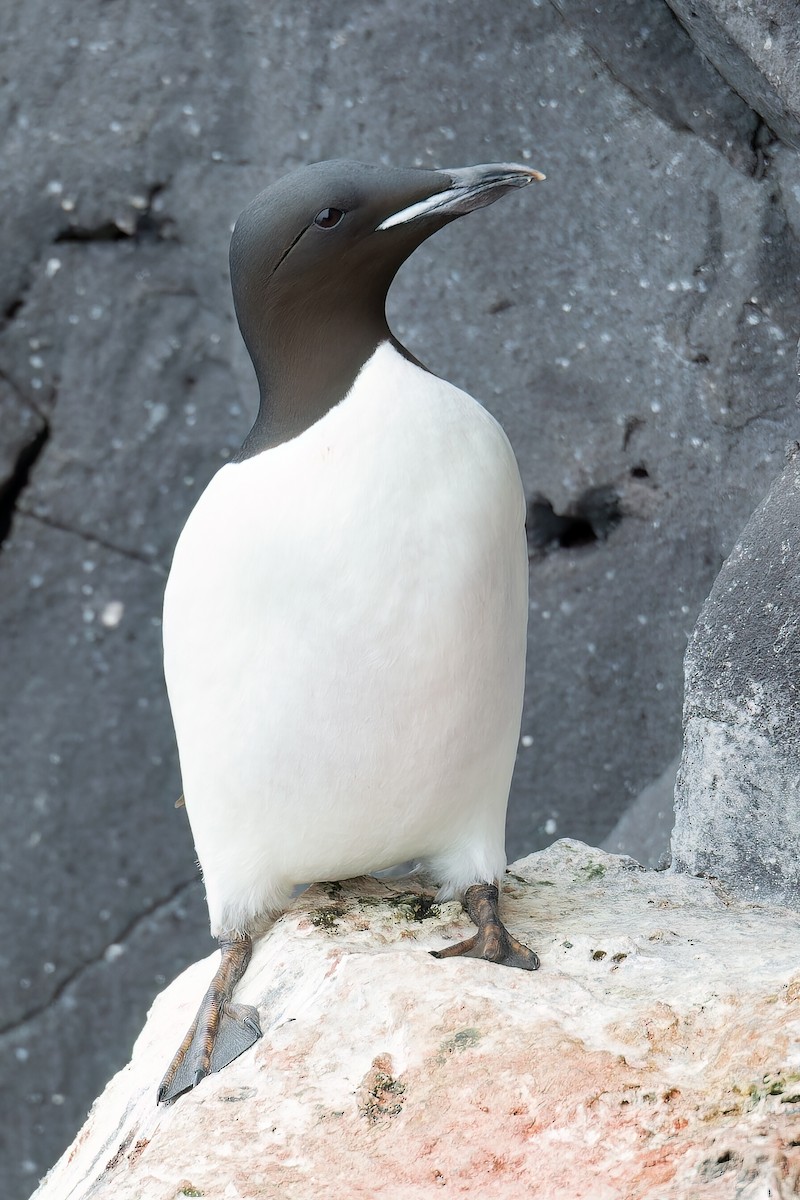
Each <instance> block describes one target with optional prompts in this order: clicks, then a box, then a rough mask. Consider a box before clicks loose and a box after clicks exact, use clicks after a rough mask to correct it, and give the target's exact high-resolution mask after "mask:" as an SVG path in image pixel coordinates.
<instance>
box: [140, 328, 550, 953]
mask: <svg viewBox="0 0 800 1200" xmlns="http://www.w3.org/2000/svg"><path fill="white" fill-rule="evenodd" d="M526 617H527V554H526V548H525V537H524V500H523V494H522V487H521V484H520V479H519V472H518V469H517V465H516V462H515V460H514V456H513V453H512V451H511V449H510V447H509V445H508V442H507V440H506V437H505V435H504V433H503V432H502V430H501V429H500V427H499V426H498V425H497V424H496V422H495V421H494V420H493V418H492V417H491V416H490V415H489V414H488V413H486V412H485V410H484V409H482V408H481V407H480V406H479V405H478V404H476V402H475V401H474V400H472V399H471V397H469V396H467V395H466V394H465V393H463V392H461V391H459V390H458V389H457V388H455V387H453V386H452V385H450V384H448V383H446V382H444V381H442V380H439V379H436V378H435V377H434V376H431V375H429V374H428V373H427V372H425V371H423V370H421V369H420V368H418V367H416V366H415V365H413V364H412V363H410V362H409V361H408V360H407V359H405V358H404V357H403V356H402V355H400V354H399V353H398V352H397V351H396V350H395V349H394V348H393V347H392V346H391V344H389V343H388V342H387V343H384V344H383V345H381V346H380V347H379V348H378V350H376V352H375V354H374V355H373V356H372V358H371V359H370V360H369V362H368V363H367V364H366V365H365V366H364V368H363V369H362V371H361V373H360V374H359V376H358V378H357V379H356V382H355V384H354V386H353V388H352V389H351V391H350V393H349V394H348V395H347V397H346V398H345V399H344V400H343V401H342V402H341V403H340V404H338V405H337V406H336V407H335V408H333V409H332V410H331V411H330V412H328V413H327V415H326V416H325V417H323V418H322V419H321V420H320V421H318V422H317V423H316V424H314V425H313V426H311V427H310V428H309V429H308V430H306V431H305V432H304V433H302V434H301V435H300V436H298V437H296V438H294V439H293V440H292V441H290V442H287V443H285V444H283V445H280V446H278V447H276V448H274V449H271V450H267V451H265V452H264V453H262V454H260V455H256V456H255V457H253V458H249V459H247V460H245V461H244V462H241V463H237V464H229V465H227V466H225V467H223V468H222V470H220V471H219V472H218V474H217V475H216V476H215V477H214V479H213V480H212V481H211V483H210V484H209V486H208V488H207V489H206V491H205V492H204V494H203V496H202V497H201V498H200V500H199V502H198V504H197V506H196V507H195V509H194V511H193V512H192V514H191V515H190V517H189V520H188V521H187V524H186V527H185V529H184V531H183V533H182V535H181V537H180V540H179V542H178V546H177V548H176V551H175V557H174V561H173V566H172V570H171V573H170V577H169V582H168V585H167V592H166V598H165V604H164V660H165V671H166V677H167V686H168V690H169V697H170V703H171V705H172V711H173V717H174V721H175V728H176V733H177V739H178V747H179V752H180V761H181V769H182V774H183V783H184V792H185V796H186V806H187V812H188V814H189V819H190V821H191V825H192V831H193V834H194V837H195V843H196V847H197V852H198V856H199V858H200V862H201V865H202V868H203V873H204V878H205V881H206V887H207V892H208V901H209V909H210V913H211V925H212V932H214V933H219V932H221V931H223V930H226V929H240V930H246V931H248V932H257V931H258V930H259V929H260V928H262V927H263V926H264V925H265V924H267V923H268V921H269V919H270V917H271V916H272V915H274V913H275V912H277V911H278V910H279V909H280V907H281V905H282V904H283V902H284V901H285V899H286V896H287V894H288V892H289V890H290V889H291V887H292V886H293V885H294V884H296V883H299V882H310V881H313V880H318V879H333V878H344V877H346V876H350V875H356V874H360V873H363V872H365V871H369V870H377V869H380V868H382V867H386V866H389V865H391V864H393V863H395V862H399V861H403V860H405V859H407V858H415V857H418V858H421V859H424V860H426V861H428V862H429V863H430V864H431V866H432V867H433V869H434V870H436V871H438V872H439V874H440V876H441V878H442V881H443V884H444V886H445V890H446V891H449V892H451V893H452V892H455V891H459V890H461V889H463V888H465V887H467V886H469V884H471V883H473V882H475V881H477V880H486V879H492V878H493V877H495V876H497V875H498V874H499V873H500V872H502V870H503V868H504V865H505V858H504V850H503V827H504V818H505V808H506V803H507V797H508V788H509V783H510V778H511V771H512V768H513V762H514V755H515V751H516V745H517V737H518V733H519V720H520V712H521V705H522V689H523V673H524V655H525V628H526Z"/></svg>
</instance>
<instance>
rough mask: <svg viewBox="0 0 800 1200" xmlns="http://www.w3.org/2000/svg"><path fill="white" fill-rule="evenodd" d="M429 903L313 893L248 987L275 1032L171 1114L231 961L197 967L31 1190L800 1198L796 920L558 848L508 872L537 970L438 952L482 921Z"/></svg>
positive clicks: (340, 889)
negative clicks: (214, 981) (172, 1091)
mask: <svg viewBox="0 0 800 1200" xmlns="http://www.w3.org/2000/svg"><path fill="white" fill-rule="evenodd" d="M430 896H431V893H430V892H428V891H427V890H423V889H422V888H421V886H420V884H419V883H417V882H415V881H414V880H413V879H407V880H402V881H398V880H393V881H392V882H391V883H390V884H387V883H378V882H376V881H374V880H365V879H362V880H355V881H352V882H350V883H347V884H345V885H339V886H337V887H330V886H328V887H315V888H313V889H311V890H310V891H308V892H306V893H305V894H304V895H303V896H302V897H300V899H299V900H298V901H297V902H296V903H295V905H294V907H293V909H292V910H291V912H290V913H289V914H288V915H287V916H286V917H284V918H283V919H282V920H281V921H280V922H279V923H278V925H277V926H276V927H275V928H274V929H273V930H272V931H271V932H270V933H269V934H268V935H267V936H266V937H265V938H263V939H262V940H261V942H260V943H259V944H258V945H257V947H256V948H255V952H254V956H253V961H252V964H251V966H250V968H249V971H248V973H247V976H246V978H245V980H244V982H243V984H242V986H241V988H240V991H239V994H240V996H241V999H242V1000H243V1001H244V1002H247V1003H255V1004H257V1005H258V1006H259V1009H260V1016H261V1022H262V1025H263V1029H264V1037H263V1039H262V1041H260V1042H259V1043H257V1045H256V1047H255V1048H254V1049H253V1050H251V1051H248V1052H247V1053H246V1054H245V1055H243V1056H242V1057H241V1058H239V1059H238V1060H237V1061H236V1062H235V1063H233V1064H231V1066H229V1067H228V1068H227V1069H226V1070H225V1071H223V1072H222V1073H220V1074H219V1075H215V1076H211V1077H210V1078H208V1079H207V1080H205V1081H204V1082H203V1083H202V1084H201V1085H200V1086H199V1087H198V1088H197V1089H196V1090H195V1091H194V1092H192V1093H190V1094H187V1095H185V1096H183V1097H181V1098H180V1099H179V1100H178V1101H177V1102H176V1103H175V1104H173V1105H172V1106H171V1107H169V1108H167V1109H163V1108H162V1109H157V1108H156V1106H155V1104H154V1096H155V1088H156V1086H157V1083H158V1079H159V1077H160V1075H161V1072H162V1070H163V1069H164V1065H165V1063H166V1062H167V1061H168V1059H169V1057H170V1056H171V1053H172V1051H173V1049H174V1047H175V1043H176V1041H177V1040H178V1039H179V1038H180V1037H181V1036H182V1033H183V1029H184V1026H185V1025H186V1024H187V1023H188V1021H189V1020H190V1018H191V1016H192V1015H193V1013H194V1009H195V1007H196V1005H197V1003H198V1001H199V998H200V996H201V994H202V992H203V990H204V988H205V986H206V983H207V981H208V979H209V977H210V975H211V973H212V971H213V969H214V963H215V959H213V958H212V959H206V960H205V961H203V962H199V963H196V964H195V965H194V966H193V967H191V968H189V970H188V971H186V972H185V973H184V974H183V975H182V976H181V977H180V978H179V979H178V980H176V982H175V983H174V984H173V985H172V986H171V987H170V988H169V989H168V990H167V991H166V992H164V993H163V994H162V995H161V996H160V997H159V999H158V1001H157V1002H156V1004H155V1006H154V1008H153V1012H152V1014H151V1017H150V1019H149V1021H148V1023H147V1026H146V1027H145V1029H144V1031H143V1033H142V1034H141V1036H140V1038H139V1039H138V1041H137V1043H136V1047H135V1050H134V1053H133V1058H132V1061H131V1063H130V1065H129V1066H127V1067H125V1068H124V1069H123V1071H121V1072H120V1074H119V1075H117V1076H116V1078H114V1079H113V1080H112V1081H111V1082H110V1084H109V1085H108V1087H107V1089H106V1091H105V1092H104V1093H103V1095H102V1096H101V1097H100V1099H99V1100H98V1101H97V1103H96V1104H95V1106H94V1108H93V1109H92V1112H91V1113H90V1116H89V1119H88V1121H87V1123H86V1125H85V1126H84V1128H83V1130H82V1131H81V1133H80V1134H79V1135H78V1137H77V1139H76V1140H75V1142H74V1144H73V1146H72V1147H71V1148H70V1149H69V1150H68V1151H67V1153H66V1154H65V1155H64V1157H63V1158H62V1160H61V1161H60V1162H59V1163H58V1164H57V1165H56V1167H55V1168H54V1169H53V1171H52V1172H51V1173H50V1175H49V1176H48V1177H47V1178H46V1180H45V1181H44V1182H43V1183H42V1185H41V1187H40V1189H39V1190H38V1191H37V1192H36V1200H83V1198H84V1197H86V1198H88V1197H90V1196H91V1197H92V1200H104V1198H105V1197H114V1200H134V1198H136V1200H139V1198H140V1197H143V1196H146V1197H148V1200H173V1198H174V1197H177V1196H182V1195H183V1196H187V1195H190V1196H191V1195H195V1196H206V1197H214V1198H217V1197H220V1198H221V1197H241V1198H245V1197H253V1198H255V1197H256V1196H282V1197H298V1198H300V1197H302V1198H305V1197H308V1196H309V1195H328V1194H330V1195H344V1194H346V1195H347V1196H353V1197H365V1198H366V1197H369V1198H370V1200H371V1198H372V1197H387V1198H388V1197H396V1196H398V1195H405V1196H414V1197H420V1198H423V1197H428V1196H431V1197H433V1196H440V1195H442V1194H445V1195H475V1194H476V1193H477V1192H479V1193H480V1195H481V1196H485V1197H487V1198H489V1200H497V1198H500V1197H502V1198H503V1200H516V1198H517V1197H519V1196H520V1195H525V1196H530V1197H531V1198H533V1200H535V1198H540V1200H567V1198H569V1200H631V1198H632V1197H636V1200H686V1198H687V1197H689V1196H691V1197H692V1200H712V1198H713V1200H723V1198H725V1200H727V1198H730V1200H733V1197H734V1196H735V1197H737V1198H739V1200H756V1197H759V1198H761V1197H766V1196H769V1195H772V1196H776V1197H777V1196H787V1197H788V1196H789V1195H794V1194H796V1191H797V1188H798V1186H800V1148H798V1144H797V1121H798V1112H799V1111H800V1108H799V1106H800V1048H799V1047H800V1009H799V1008H798V997H800V972H799V971H798V962H800V929H798V925H797V921H796V917H795V915H794V914H793V913H789V912H787V911H785V910H782V909H775V908H765V907H759V906H756V905H748V904H745V903H741V902H736V901H733V900H731V898H730V897H729V896H728V895H727V894H726V893H724V892H722V891H720V890H719V889H718V888H716V887H715V886H714V885H712V884H711V883H709V882H707V881H701V880H696V879H690V878H688V877H681V876H675V875H670V874H664V873H660V874H659V873H654V872H649V871H645V870H643V869H641V868H638V867H637V865H636V864H635V863H633V862H632V861H631V860H630V859H627V858H617V857H613V856H609V855H606V854H603V853H602V852H601V851H597V850H591V849H589V848H588V847H586V846H583V845H581V844H579V843H576V842H570V841H562V842H558V843H557V844H556V845H554V846H551V847H550V848H549V849H548V850H546V851H543V852H542V853H540V854H537V855H532V856H531V857H529V858H527V859H524V860H522V861H521V862H519V863H517V864H515V866H514V867H513V869H512V873H511V874H510V875H509V876H508V878H507V881H506V885H505V890H504V897H505V899H504V911H505V915H506V919H507V920H508V923H509V925H510V926H511V928H512V929H513V930H514V931H515V932H517V933H518V934H519V935H520V936H523V937H525V938H526V939H527V940H529V941H530V942H532V943H533V944H534V945H535V946H536V947H537V948H538V950H539V952H540V953H541V956H542V967H541V969H540V971H538V972H537V973H535V974H528V973H523V972H521V971H512V970H508V969H504V968H500V967H496V966H493V965H491V964H488V963H484V962H477V961H475V960H469V959H460V960H448V961H446V962H442V961H436V960H434V959H432V958H430V957H429V956H428V955H427V954H426V953H425V951H426V950H429V949H433V948H436V947H441V946H443V945H444V944H446V942H447V941H449V940H451V939H455V938H459V937H461V936H463V934H464V933H465V932H466V931H467V929H466V925H465V922H464V919H463V915H462V914H461V912H460V909H459V906H458V905H457V904H454V903H449V904H445V905H442V906H441V907H439V906H437V905H436V904H433V905H431V904H430ZM770 1189H772V1190H770Z"/></svg>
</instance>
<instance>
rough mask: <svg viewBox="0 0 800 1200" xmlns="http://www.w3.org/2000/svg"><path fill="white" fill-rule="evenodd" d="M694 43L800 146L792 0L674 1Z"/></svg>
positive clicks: (799, 68) (799, 64) (797, 35)
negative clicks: (754, 2) (753, 0)
mask: <svg viewBox="0 0 800 1200" xmlns="http://www.w3.org/2000/svg"><path fill="white" fill-rule="evenodd" d="M669 4H670V5H671V7H672V8H673V9H674V10H675V12H676V13H677V14H678V16H679V17H680V19H681V21H682V22H683V24H684V25H685V26H686V29H687V30H688V32H689V34H690V36H691V38H692V39H693V41H694V42H695V43H696V45H697V46H698V47H699V49H700V50H702V52H703V54H705V55H706V56H707V57H708V58H709V60H710V61H711V62H712V63H713V64H714V66H715V67H716V68H717V70H718V71H719V72H720V74H721V75H722V76H723V78H724V79H727V81H728V83H729V84H730V85H731V87H732V88H734V89H735V91H737V92H738V93H739V95H740V96H742V97H744V99H745V100H746V101H747V103H748V104H749V105H750V107H751V108H753V109H755V111H756V112H757V113H760V115H761V116H762V117H763V119H764V121H765V122H766V123H767V125H768V126H769V127H770V129H772V130H773V131H774V132H775V133H777V135H778V137H781V138H783V139H784V140H785V141H786V142H787V143H788V144H789V145H790V146H794V147H795V148H797V147H800V26H798V21H797V6H796V5H795V4H793V3H792V0H788V2H787V0H759V2H758V4H748V3H746V0H669Z"/></svg>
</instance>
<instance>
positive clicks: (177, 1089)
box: [157, 937, 261, 1104]
mask: <svg viewBox="0 0 800 1200" xmlns="http://www.w3.org/2000/svg"><path fill="white" fill-rule="evenodd" d="M220 949H221V951H222V958H221V960H220V964H219V967H218V968H217V972H216V974H215V975H214V978H213V979H212V980H211V984H210V985H209V988H208V991H207V992H206V994H205V996H204V997H203V1001H202V1003H201V1005H200V1008H199V1009H198V1011H197V1016H196V1017H195V1019H194V1020H193V1021H192V1023H191V1025H190V1026H189V1029H188V1030H187V1033H186V1036H185V1037H184V1039H183V1041H182V1042H181V1044H180V1046H179V1047H178V1050H177V1052H176V1054H175V1057H174V1058H173V1060H172V1062H171V1063H170V1065H169V1068H168V1070H167V1073H166V1075H165V1076H164V1078H163V1079H162V1080H161V1085H160V1087H159V1089H158V1097H157V1100H158V1103H159V1104H169V1103H170V1101H172V1100H176V1099H177V1097H178V1096H180V1095H181V1094H182V1093H183V1092H188V1091H189V1090H190V1088H193V1087H194V1086H195V1085H196V1084H198V1083H199V1082H200V1080H201V1079H204V1078H205V1077H206V1075H211V1074H212V1073H213V1072H214V1071H221V1070H222V1068H223V1067H227V1065H228V1063H231V1062H233V1060H234V1059H235V1058H238V1057H239V1055H240V1054H243V1053H244V1051H245V1050H248V1049H249V1048H250V1046H252V1045H253V1043H254V1042H257V1041H258V1039H259V1038H260V1037H261V1026H260V1025H259V1022H258V1013H257V1011H256V1009H254V1008H252V1007H251V1006H250V1005H249V1004H233V1003H232V1002H231V996H232V995H233V989H234V988H235V987H236V984H237V983H238V982H239V980H240V979H241V977H242V975H243V974H244V972H245V969H246V968H247V964H248V963H249V961H250V953H251V950H252V942H251V940H250V938H249V937H234V938H232V939H230V940H228V939H223V938H220Z"/></svg>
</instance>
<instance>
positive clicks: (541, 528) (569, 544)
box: [525, 468, 647, 556]
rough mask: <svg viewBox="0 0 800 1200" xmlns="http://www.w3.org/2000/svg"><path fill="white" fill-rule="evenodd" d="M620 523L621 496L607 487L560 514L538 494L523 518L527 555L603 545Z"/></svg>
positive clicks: (595, 489)
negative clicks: (526, 538)
mask: <svg viewBox="0 0 800 1200" xmlns="http://www.w3.org/2000/svg"><path fill="white" fill-rule="evenodd" d="M642 470H644V468H642ZM646 475H647V471H646V470H645V476H646ZM621 520H622V508H621V499H620V495H619V493H618V492H617V490H616V488H614V487H612V486H610V485H607V484H601V485H600V486H598V487H591V488H587V489H586V491H584V492H582V493H581V495H580V496H578V498H577V499H576V500H575V501H574V502H573V503H572V504H570V505H569V506H568V508H567V509H566V511H565V512H563V513H558V512H556V511H555V509H554V507H553V505H552V503H551V502H550V500H548V499H547V497H546V496H543V495H542V494H541V493H540V492H537V493H536V494H535V495H534V496H533V497H532V498H531V500H529V502H528V509H527V514H526V518H525V528H526V532H527V535H528V552H529V554H530V555H531V556H534V555H539V554H543V553H546V552H547V551H548V550H569V549H573V548H575V547H577V546H591V545H593V544H594V543H595V542H604V541H605V540H606V538H607V537H608V535H609V534H610V533H611V530H612V529H614V527H615V526H616V525H618V524H619V522H620V521H621Z"/></svg>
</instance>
